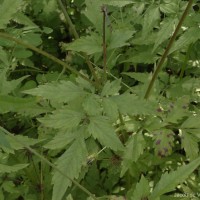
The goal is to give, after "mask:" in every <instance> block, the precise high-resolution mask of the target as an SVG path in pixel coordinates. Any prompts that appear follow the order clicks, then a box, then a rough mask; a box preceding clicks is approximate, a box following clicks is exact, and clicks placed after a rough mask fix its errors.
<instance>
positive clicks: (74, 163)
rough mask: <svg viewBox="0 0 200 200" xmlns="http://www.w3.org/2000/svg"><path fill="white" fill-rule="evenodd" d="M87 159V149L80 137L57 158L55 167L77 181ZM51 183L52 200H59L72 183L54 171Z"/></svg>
mask: <svg viewBox="0 0 200 200" xmlns="http://www.w3.org/2000/svg"><path fill="white" fill-rule="evenodd" d="M86 159H87V149H86V146H85V142H84V140H83V137H82V136H81V135H80V137H79V139H77V140H76V141H74V143H73V144H72V145H71V146H70V147H69V148H68V149H67V150H66V151H65V152H64V153H63V154H62V156H60V157H59V158H58V160H57V161H56V165H57V167H58V168H59V169H60V170H61V171H62V172H63V173H65V174H66V175H67V176H68V177H69V178H71V179H77V178H78V177H79V173H80V172H81V168H82V165H83V164H84V163H85V162H86ZM52 183H53V197H52V200H61V199H62V198H63V196H64V194H65V192H66V190H67V188H68V187H70V186H71V184H72V182H71V181H70V180H69V179H67V178H65V177H63V175H62V174H60V173H59V172H57V171H55V172H54V174H53V178H52Z"/></svg>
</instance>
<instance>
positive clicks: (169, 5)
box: [160, 0, 179, 14]
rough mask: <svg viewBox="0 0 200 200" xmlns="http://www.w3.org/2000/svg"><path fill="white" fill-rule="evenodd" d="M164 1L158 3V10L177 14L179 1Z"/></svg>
mask: <svg viewBox="0 0 200 200" xmlns="http://www.w3.org/2000/svg"><path fill="white" fill-rule="evenodd" d="M164 2H165V3H161V4H160V10H161V11H162V12H163V13H165V14H175V13H176V14H177V12H178V10H179V3H177V1H175V2H173V1H166V0H165V1H164Z"/></svg>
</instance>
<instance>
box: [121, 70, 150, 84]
mask: <svg viewBox="0 0 200 200" xmlns="http://www.w3.org/2000/svg"><path fill="white" fill-rule="evenodd" d="M122 74H125V75H127V76H129V77H131V78H134V79H135V80H137V81H139V82H141V83H146V82H147V80H148V79H149V74H148V73H140V72H123V73H122Z"/></svg>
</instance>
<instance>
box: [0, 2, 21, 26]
mask: <svg viewBox="0 0 200 200" xmlns="http://www.w3.org/2000/svg"><path fill="white" fill-rule="evenodd" d="M21 5H22V0H4V1H3V3H1V5H0V13H1V18H0V29H3V28H5V25H7V24H8V23H9V21H10V20H11V19H12V16H13V14H15V13H17V11H18V10H19V8H20V7H21Z"/></svg>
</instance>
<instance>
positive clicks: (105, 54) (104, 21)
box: [101, 5, 107, 81]
mask: <svg viewBox="0 0 200 200" xmlns="http://www.w3.org/2000/svg"><path fill="white" fill-rule="evenodd" d="M101 10H102V12H103V72H104V75H103V79H104V81H106V79H107V73H106V71H107V69H106V60H107V50H106V12H107V10H106V6H105V5H103V6H102V8H101Z"/></svg>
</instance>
